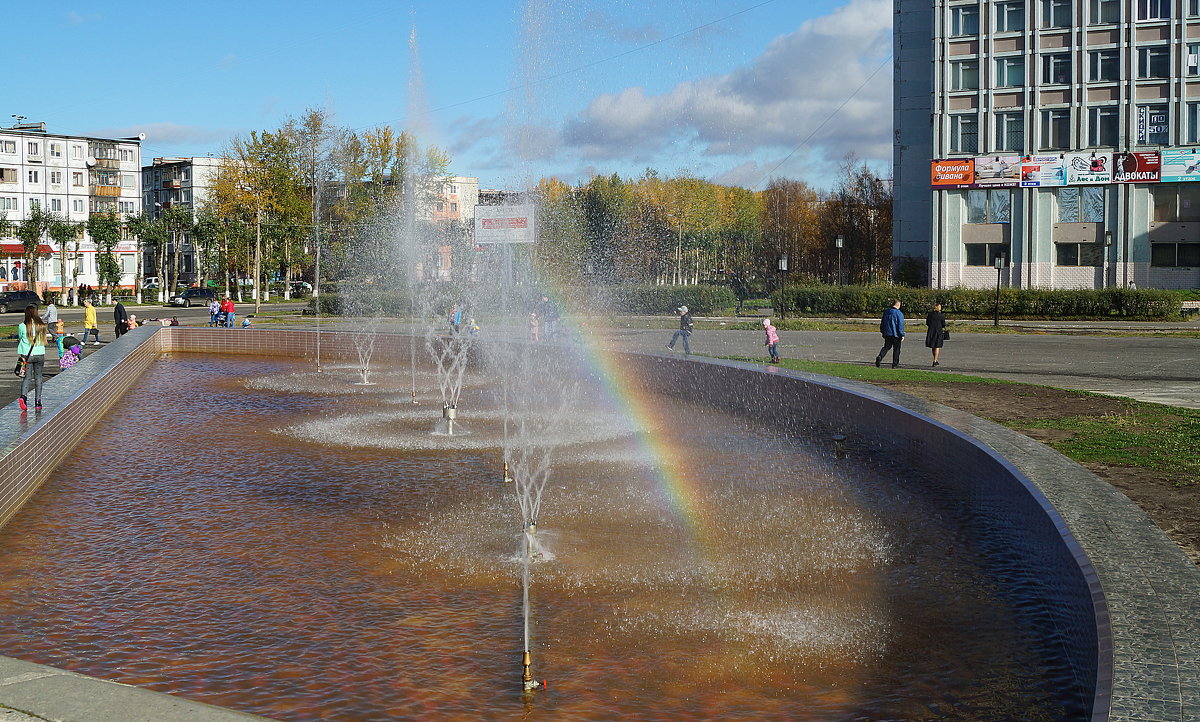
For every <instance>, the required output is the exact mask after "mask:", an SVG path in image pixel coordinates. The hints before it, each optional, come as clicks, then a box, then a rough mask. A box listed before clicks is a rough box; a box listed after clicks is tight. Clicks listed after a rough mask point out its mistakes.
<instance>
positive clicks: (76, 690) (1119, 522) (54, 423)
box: [0, 327, 1200, 722]
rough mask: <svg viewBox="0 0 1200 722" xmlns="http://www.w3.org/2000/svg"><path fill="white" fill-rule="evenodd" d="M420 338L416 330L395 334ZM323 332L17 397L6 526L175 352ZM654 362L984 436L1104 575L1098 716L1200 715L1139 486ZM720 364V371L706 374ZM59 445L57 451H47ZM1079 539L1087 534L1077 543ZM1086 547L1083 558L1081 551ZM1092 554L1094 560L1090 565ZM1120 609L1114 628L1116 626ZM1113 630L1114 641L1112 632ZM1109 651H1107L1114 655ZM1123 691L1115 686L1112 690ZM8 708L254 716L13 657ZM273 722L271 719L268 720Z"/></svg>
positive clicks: (898, 406)
mask: <svg viewBox="0 0 1200 722" xmlns="http://www.w3.org/2000/svg"><path fill="white" fill-rule="evenodd" d="M351 335H352V334H348V333H330V332H325V333H323V334H322V338H325V339H327V340H332V341H333V343H326V344H325V349H323V350H322V354H323V355H326V354H328V355H330V356H337V357H341V358H345V357H347V356H349V355H351V354H352V353H353V349H352V348H348V346H349V344H348V343H346V342H347V341H348V339H349V338H350V336H351ZM381 341H382V345H383V347H387V346H389V345H392V344H396V345H397V348H399V345H403V346H404V348H407V343H408V337H406V336H405V337H399V336H396V337H387V338H382V339H381ZM317 344H318V340H317V334H316V332H312V331H292V330H289V331H282V330H268V329H252V330H227V329H205V328H195V329H193V328H185V327H166V328H164V327H143V328H140V329H137V330H135V331H133V332H131V333H129V334H127V335H126V336H124V337H122V338H121V339H118V340H117V341H114V342H113V343H111V344H109V345H108V346H107V347H105V348H104V349H102V350H101V351H99V352H97V353H95V354H92V355H90V356H89V357H87V358H86V359H84V360H83V361H81V362H80V363H79V364H78V365H77V366H76V367H75V368H73V369H71V370H70V371H69V372H66V373H64V374H60V375H59V376H58V377H56V378H55V379H53V380H52V381H51V382H49V383H47V384H46V387H45V390H44V393H43V401H44V403H45V407H46V410H45V412H44V413H42V414H40V415H37V414H34V413H33V412H29V413H28V414H22V413H21V412H20V411H19V409H18V407H17V405H16V403H13V404H9V405H8V407H6V408H5V409H4V410H3V412H2V414H3V418H0V438H2V439H3V442H2V448H3V452H2V453H0V524H3V523H4V522H5V521H7V519H9V518H11V516H12V515H13V514H15V513H16V511H17V510H18V509H19V508H20V506H21V505H22V504H23V503H24V502H25V501H26V500H27V499H28V498H29V497H30V496H31V495H32V494H33V493H34V491H36V488H37V486H38V485H39V484H40V483H41V481H42V480H43V479H44V478H45V477H46V476H47V475H48V474H49V473H50V472H51V471H52V469H53V468H54V467H55V466H56V465H57V464H58V463H59V462H60V461H61V460H62V459H63V458H65V456H66V455H67V454H68V453H69V452H70V450H71V449H73V448H74V446H75V444H76V443H78V441H79V439H81V438H83V437H84V436H85V435H86V433H87V431H88V429H90V428H91V426H92V425H93V424H94V423H95V422H96V421H97V420H98V419H99V418H100V417H101V416H102V415H103V413H104V412H105V411H107V409H108V408H109V407H110V406H111V405H112V404H113V403H115V401H116V400H117V399H118V398H120V396H121V395H122V394H123V393H124V392H125V391H126V390H127V389H128V388H129V386H130V385H132V383H133V382H134V381H136V379H137V377H138V376H139V375H140V374H141V373H142V372H143V371H144V370H145V368H146V367H147V366H148V365H149V364H150V363H152V362H153V361H154V360H155V359H157V358H159V357H160V356H161V354H162V353H164V352H169V351H201V352H203V351H210V352H218V353H259V354H263V353H267V354H274V355H279V354H281V353H282V354H283V355H289V356H296V357H306V358H311V357H312V356H313V351H314V349H315V347H316V346H317ZM628 355H629V356H636V357H638V358H639V359H642V360H643V362H650V363H655V364H660V363H661V364H666V365H667V368H675V369H682V368H685V367H688V368H687V373H688V374H697V373H711V372H718V371H719V370H720V369H726V370H736V371H738V372H739V373H758V374H762V373H766V374H768V377H769V378H772V377H773V378H775V379H778V380H780V381H784V380H789V381H790V383H802V384H806V385H809V386H810V387H811V388H814V389H824V390H826V391H837V392H840V393H843V394H847V399H856V400H865V401H868V402H870V403H873V404H881V405H882V406H883V407H886V408H889V409H894V410H897V411H901V412H903V413H904V414H907V415H908V416H911V417H912V418H914V419H916V420H918V421H922V422H924V423H930V424H933V425H934V426H935V427H937V428H938V429H940V430H943V431H950V432H953V433H954V434H956V435H958V436H961V437H962V438H963V439H968V440H971V443H975V444H977V445H978V446H979V447H980V448H982V449H985V450H986V451H987V453H989V454H990V455H992V456H993V457H995V459H996V460H997V461H998V462H999V463H1000V464H1002V465H1004V466H1008V467H1010V468H1013V469H1014V470H1015V472H1016V473H1015V474H1014V478H1015V479H1017V480H1018V481H1019V482H1020V483H1022V484H1026V483H1027V484H1028V485H1029V486H1028V488H1029V489H1030V490H1031V492H1033V493H1034V495H1035V496H1036V497H1039V498H1042V499H1044V500H1046V501H1047V502H1048V504H1049V505H1052V508H1051V507H1049V506H1047V508H1048V509H1049V510H1050V512H1051V517H1050V518H1051V520H1052V521H1053V522H1054V523H1055V525H1056V526H1058V527H1061V531H1062V533H1063V535H1064V536H1063V539H1064V540H1066V541H1067V546H1068V547H1069V548H1071V552H1072V554H1075V555H1076V558H1077V560H1078V561H1079V562H1080V570H1081V572H1082V573H1083V574H1084V576H1085V578H1087V579H1088V581H1089V583H1091V582H1093V581H1098V583H1099V587H1100V588H1102V589H1103V593H1102V594H1093V600H1094V602H1095V603H1096V610H1097V617H1096V622H1097V623H1098V627H1097V638H1098V639H1099V640H1100V645H1099V649H1098V656H1099V665H1098V675H1097V681H1096V682H1097V683H1096V692H1097V695H1096V706H1095V708H1094V712H1093V716H1092V719H1093V720H1105V719H1111V720H1150V721H1162V722H1167V721H1171V722H1178V721H1182V720H1189V721H1191V722H1196V721H1198V720H1200V625H1197V623H1196V620H1197V619H1200V569H1198V568H1197V567H1196V566H1194V565H1193V564H1191V563H1190V561H1189V560H1188V559H1187V557H1186V556H1185V555H1184V554H1183V552H1182V551H1181V550H1180V549H1179V548H1178V547H1177V546H1175V544H1174V543H1172V542H1171V541H1170V540H1169V539H1168V538H1167V537H1166V535H1165V534H1163V533H1162V531H1161V530H1159V529H1158V528H1157V527H1156V526H1155V525H1154V523H1153V522H1152V521H1151V520H1150V519H1149V517H1148V516H1147V515H1146V514H1145V513H1144V512H1143V511H1142V510H1141V509H1140V508H1138V507H1137V506H1136V505H1134V504H1133V503H1132V502H1131V501H1130V500H1129V499H1128V498H1127V497H1125V496H1124V495H1122V494H1121V493H1120V492H1118V491H1117V490H1116V489H1114V488H1113V487H1112V486H1111V485H1109V484H1107V483H1105V482H1104V481H1102V480H1101V479H1099V478H1098V477H1096V476H1095V475H1094V474H1092V473H1090V472H1088V471H1087V470H1086V469H1083V468H1082V467H1080V466H1079V465H1077V464H1075V463H1074V462H1071V461H1070V460H1069V459H1066V458H1065V457H1063V456H1061V455H1060V454H1058V453H1057V452H1055V451H1053V450H1052V449H1050V448H1049V447H1047V446H1045V445H1043V444H1041V443H1039V442H1037V441H1034V440H1033V439H1030V438H1028V437H1026V436H1024V435H1021V434H1018V433H1016V432H1014V431H1011V430H1009V429H1006V428H1004V427H1002V426H999V425H997V424H993V423H991V422H987V421H984V420H982V419H979V418H977V417H975V416H971V415H970V414H966V413H963V412H960V411H957V410H955V409H951V408H949V407H945V406H942V405H940V404H935V403H931V402H927V401H924V400H922V399H917V398H915V397H911V396H908V395H906V394H901V393H897V392H893V391H889V390H886V389H880V388H878V387H874V386H870V385H869V384H863V383H858V382H853V381H847V380H844V379H837V378H832V377H827V376H821V375H818V374H809V373H803V372H788V371H782V370H780V369H775V368H773V367H762V366H756V365H753V364H743V363H737V362H726V361H717V360H708V359H703V360H702V359H696V358H693V359H691V360H688V361H685V360H682V359H678V358H672V357H666V356H663V355H656V354H628ZM702 369H709V370H710V371H703V370H702ZM47 446H49V447H50V448H52V449H55V451H54V452H52V453H50V454H47V453H45V449H46V448H47ZM1072 542H1075V543H1077V545H1076V546H1074V547H1073V546H1072ZM1079 554H1082V556H1078V555H1079ZM1089 560H1090V562H1091V566H1090V570H1089V568H1088V564H1087V562H1088V561H1089ZM1105 607H1107V612H1108V617H1109V625H1110V626H1108V627H1107V628H1106V626H1105V624H1104V611H1105ZM1109 639H1110V640H1111V646H1110V645H1108V644H1106V641H1105V640H1109ZM1106 660H1108V661H1107V662H1106ZM1106 692H1110V693H1111V697H1110V696H1109V695H1108V694H1106ZM0 705H5V706H9V707H13V708H15V709H19V710H23V711H26V712H29V713H32V714H34V715H37V716H39V717H43V718H46V719H55V720H80V721H82V720H88V721H89V722H90V721H95V722H109V721H110V720H111V721H112V722H118V721H121V722H124V721H126V720H135V719H146V720H162V721H163V722H172V721H173V720H185V719H186V720H220V721H223V720H225V719H231V720H232V719H254V718H255V717H254V716H252V715H245V714H242V713H238V712H233V711H230V710H225V709H222V708H218V707H213V706H211V705H206V704H202V703H198V702H191V701H188V700H183V699H180V698H177V697H173V696H170V695H166V694H160V693H157V692H150V691H147V690H143V689H139V688H136V687H131V686H128V685H123V684H119V683H115V682H107V681H104V680H99V679H96V678H92V677H87V676H84V675H79V674H74V673H71V672H66V671H63V670H59V669H54V668H51V667H46V666H43V665H37V664H32V663H28V662H22V661H19V660H15V659H11V658H5V657H0ZM258 719H261V718H258Z"/></svg>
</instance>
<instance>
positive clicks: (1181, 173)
mask: <svg viewBox="0 0 1200 722" xmlns="http://www.w3.org/2000/svg"><path fill="white" fill-rule="evenodd" d="M1158 179H1159V180H1160V181H1163V182H1164V183H1187V182H1191V181H1200V153H1197V152H1196V149H1195V148H1164V149H1163V150H1162V170H1161V171H1160V174H1159V178H1158Z"/></svg>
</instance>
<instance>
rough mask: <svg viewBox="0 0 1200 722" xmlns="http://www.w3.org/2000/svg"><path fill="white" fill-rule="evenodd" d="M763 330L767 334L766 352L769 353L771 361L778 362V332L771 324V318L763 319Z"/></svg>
mask: <svg viewBox="0 0 1200 722" xmlns="http://www.w3.org/2000/svg"><path fill="white" fill-rule="evenodd" d="M763 331H764V332H765V333H766V334H767V341H766V345H767V353H769V354H771V363H773V364H777V363H779V332H778V331H776V330H775V327H774V326H773V325H771V319H769V318H764V319H763Z"/></svg>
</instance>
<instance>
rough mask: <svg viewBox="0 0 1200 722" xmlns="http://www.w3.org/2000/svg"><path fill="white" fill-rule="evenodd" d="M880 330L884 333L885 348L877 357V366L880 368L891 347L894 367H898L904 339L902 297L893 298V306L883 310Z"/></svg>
mask: <svg viewBox="0 0 1200 722" xmlns="http://www.w3.org/2000/svg"><path fill="white" fill-rule="evenodd" d="M879 332H880V333H882V334H883V348H881V349H880V350H879V355H878V356H876V357H875V368H879V363H880V362H881V361H883V356H884V354H886V353H887V352H888V349H889V348H890V349H891V350H892V368H896V367H897V366H899V365H900V342H901V341H903V340H904V314H903V313H900V299H898V298H897V299H895V300H893V301H892V307H891V308H889V309H888V310H886V311H884V312H883V320H882V321H880V322H879Z"/></svg>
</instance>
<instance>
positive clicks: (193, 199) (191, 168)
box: [142, 156, 222, 280]
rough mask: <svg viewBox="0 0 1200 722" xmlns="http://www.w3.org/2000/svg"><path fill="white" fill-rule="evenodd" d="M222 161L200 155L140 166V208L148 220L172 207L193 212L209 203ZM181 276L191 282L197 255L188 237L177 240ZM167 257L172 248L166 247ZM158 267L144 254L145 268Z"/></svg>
mask: <svg viewBox="0 0 1200 722" xmlns="http://www.w3.org/2000/svg"><path fill="white" fill-rule="evenodd" d="M221 161H222V159H221V158H213V157H212V156H202V157H195V158H155V159H154V161H153V162H152V163H151V165H147V166H143V167H142V189H143V190H142V208H143V209H144V210H145V213H146V216H147V217H149V218H157V217H158V216H160V215H161V214H162V212H163V211H165V210H166V209H168V208H170V207H171V206H175V205H184V206H187V207H189V208H191V209H192V218H193V220H194V219H195V217H196V211H197V210H198V209H199V208H200V207H201V206H203V205H204V203H206V202H207V201H208V200H209V194H210V193H211V192H212V188H213V185H214V183H215V182H216V178H217V173H218V172H219V171H220V167H221ZM180 242H181V246H180V249H179V251H180V274H181V275H182V276H183V277H184V279H188V280H190V277H191V276H193V275H194V274H195V272H196V253H195V247H194V246H193V245H192V239H191V238H190V234H186V233H185V234H184V236H183V238H182V239H180ZM166 252H167V254H168V255H170V254H173V253H174V248H173V247H171V246H170V244H168V247H167V249H166ZM155 267H157V259H155V258H153V256H152V254H151V253H150V252H149V251H147V255H146V259H145V268H155Z"/></svg>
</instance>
